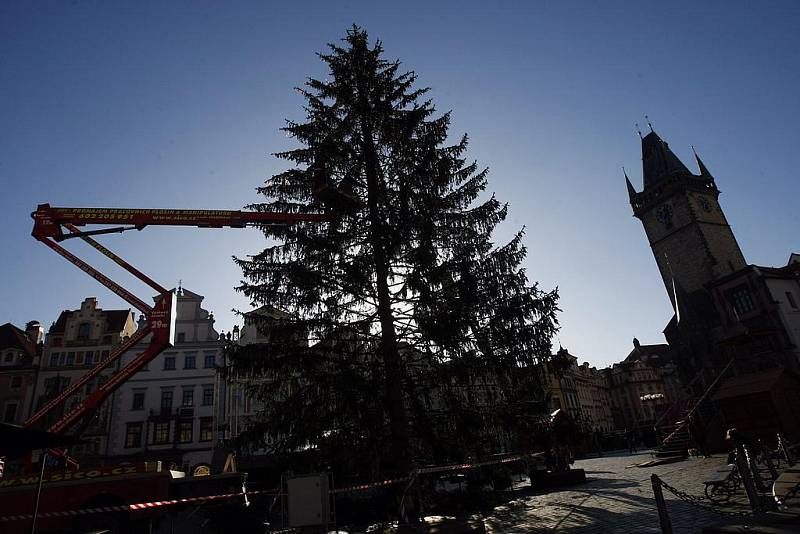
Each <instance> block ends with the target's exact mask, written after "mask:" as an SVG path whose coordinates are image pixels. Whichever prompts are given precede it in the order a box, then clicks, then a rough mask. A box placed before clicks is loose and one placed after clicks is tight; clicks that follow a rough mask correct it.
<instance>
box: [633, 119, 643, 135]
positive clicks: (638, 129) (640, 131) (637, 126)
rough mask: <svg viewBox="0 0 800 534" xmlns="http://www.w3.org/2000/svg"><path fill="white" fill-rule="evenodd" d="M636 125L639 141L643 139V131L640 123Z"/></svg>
mask: <svg viewBox="0 0 800 534" xmlns="http://www.w3.org/2000/svg"><path fill="white" fill-rule="evenodd" d="M634 124H636V133H637V134H639V139H641V138H642V129H641V128H639V123H638V122H636V123H634Z"/></svg>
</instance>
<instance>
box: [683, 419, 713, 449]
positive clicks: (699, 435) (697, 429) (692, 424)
mask: <svg viewBox="0 0 800 534" xmlns="http://www.w3.org/2000/svg"><path fill="white" fill-rule="evenodd" d="M687 426H688V427H689V437H690V438H691V439H692V442H694V446H695V448H696V449H697V452H698V453H699V454H702V455H703V458H711V454H710V453H709V451H708V442H707V441H706V432H705V429H704V428H703V423H701V422H700V418H699V417H697V415H695V414H690V415H689V421H688V424H687Z"/></svg>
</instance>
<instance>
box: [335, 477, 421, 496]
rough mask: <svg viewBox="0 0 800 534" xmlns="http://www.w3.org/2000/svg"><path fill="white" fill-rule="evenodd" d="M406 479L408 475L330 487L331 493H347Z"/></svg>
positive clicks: (408, 478)
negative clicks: (341, 486) (342, 486)
mask: <svg viewBox="0 0 800 534" xmlns="http://www.w3.org/2000/svg"><path fill="white" fill-rule="evenodd" d="M406 480H411V477H410V476H407V477H402V478H390V479H388V480H380V481H378V482H369V483H367V484H357V485H355V486H346V487H344V488H336V489H332V490H331V493H349V492H351V491H362V490H366V489H370V488H377V487H379V486H391V485H392V484H398V483H400V482H405V481H406Z"/></svg>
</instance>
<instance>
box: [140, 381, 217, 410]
mask: <svg viewBox="0 0 800 534" xmlns="http://www.w3.org/2000/svg"><path fill="white" fill-rule="evenodd" d="M202 388H203V393H202V397H201V400H200V405H201V406H213V405H214V385H213V384H203V386H202ZM145 393H146V391H134V392H133V402H132V404H131V410H144V399H145ZM173 399H174V394H173V391H172V390H171V389H162V390H161V411H167V410H171V409H172V402H173ZM192 406H194V387H184V388H183V390H182V393H181V407H182V408H190V407H192Z"/></svg>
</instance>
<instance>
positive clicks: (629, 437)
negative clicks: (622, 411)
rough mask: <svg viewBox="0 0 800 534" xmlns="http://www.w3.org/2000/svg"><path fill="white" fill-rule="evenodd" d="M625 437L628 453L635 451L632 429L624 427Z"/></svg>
mask: <svg viewBox="0 0 800 534" xmlns="http://www.w3.org/2000/svg"><path fill="white" fill-rule="evenodd" d="M625 439H626V440H627V442H628V454H633V453H634V452H636V438H635V436H634V434H633V430H630V429H627V428H626V429H625Z"/></svg>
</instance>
